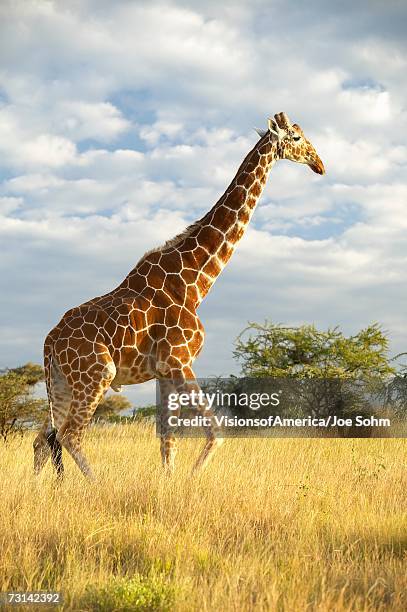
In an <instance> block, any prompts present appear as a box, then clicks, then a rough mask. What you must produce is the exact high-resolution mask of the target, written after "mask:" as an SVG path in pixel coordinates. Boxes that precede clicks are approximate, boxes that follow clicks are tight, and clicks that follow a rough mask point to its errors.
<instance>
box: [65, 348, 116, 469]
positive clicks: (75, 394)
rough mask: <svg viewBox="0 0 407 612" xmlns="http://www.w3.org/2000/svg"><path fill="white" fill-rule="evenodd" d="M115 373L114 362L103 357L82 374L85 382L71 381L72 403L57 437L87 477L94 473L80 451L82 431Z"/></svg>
mask: <svg viewBox="0 0 407 612" xmlns="http://www.w3.org/2000/svg"><path fill="white" fill-rule="evenodd" d="M105 355H106V354H104V356H105ZM115 374H116V368H115V366H114V363H113V361H112V360H111V359H106V358H105V359H104V361H103V362H101V361H98V362H95V363H94V364H93V365H92V366H91V367H90V368H89V369H88V370H87V372H86V376H83V377H82V379H83V378H85V380H86V383H87V384H84V382H83V380H79V381H77V382H74V383H73V387H72V402H71V406H70V409H69V412H68V414H67V416H66V418H65V420H64V422H63V424H62V426H61V427H60V428H59V430H58V434H57V437H56V440H57V441H58V442H60V443H61V444H62V446H63V447H64V448H66V450H67V451H68V453H69V454H70V455H71V457H72V458H73V459H74V461H75V463H76V464H77V466H78V467H79V469H80V470H81V472H82V473H83V474H84V475H85V476H87V477H88V478H90V479H93V474H92V470H91V468H90V465H89V463H88V460H87V459H86V457H85V455H84V453H83V450H82V439H83V434H84V432H85V430H86V427H87V426H88V424H89V422H90V420H91V418H92V416H93V413H94V412H95V410H96V407H97V405H98V404H99V402H100V400H101V399H102V397H103V395H104V394H105V392H106V391H107V389H108V388H109V387H110V383H111V382H112V380H113V379H114V377H115Z"/></svg>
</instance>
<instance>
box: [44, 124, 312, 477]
mask: <svg viewBox="0 0 407 612" xmlns="http://www.w3.org/2000/svg"><path fill="white" fill-rule="evenodd" d="M259 133H260V132H259ZM260 135H261V138H260V140H259V141H258V142H257V143H256V145H255V146H254V148H253V149H252V150H251V151H250V152H249V153H248V155H247V156H246V157H245V159H244V160H243V162H242V164H241V166H240V167H239V169H238V171H237V174H236V176H235V177H234V179H233V180H232V182H231V183H230V185H229V187H228V188H227V190H226V191H225V193H224V194H223V196H222V197H221V198H220V199H219V201H218V202H217V203H216V204H215V205H214V206H213V207H212V208H211V209H210V210H209V212H208V213H206V214H205V215H204V216H203V217H202V218H201V219H199V220H198V221H197V222H196V223H194V224H193V225H191V226H189V227H188V228H187V229H186V230H185V231H184V232H182V234H179V235H178V236H176V237H175V238H173V239H171V240H169V241H168V242H166V243H165V244H164V245H163V246H161V247H159V248H156V249H153V250H152V251H150V252H148V253H146V254H145V255H144V256H143V257H142V258H141V259H140V261H139V262H138V263H137V265H136V267H135V268H134V269H133V270H132V271H131V272H130V273H129V274H128V276H127V277H126V278H125V279H124V281H123V282H122V283H121V284H120V285H119V286H118V287H116V288H115V289H113V291H111V292H110V293H107V294H105V295H102V296H100V297H96V298H94V299H92V300H90V301H88V302H85V303H84V304H82V305H81V306H77V307H75V308H72V309H71V310H69V311H68V312H67V313H65V314H64V316H63V317H62V319H61V320H60V322H59V323H58V325H56V326H55V327H54V329H52V330H51V331H50V333H49V334H48V336H47V337H46V339H45V345H44V366H45V373H46V385H47V393H48V399H49V406H50V415H49V418H48V419H47V421H46V422H45V423H44V426H43V428H42V430H41V431H40V433H39V434H38V436H37V438H36V440H35V442H34V466H35V471H36V472H37V473H38V472H39V471H40V470H41V468H42V467H43V466H44V464H45V462H46V461H47V459H48V458H49V456H52V459H53V462H54V465H55V467H56V468H57V470H58V472H59V473H61V472H62V460H61V452H60V449H61V445H62V446H63V447H64V448H66V449H67V450H68V451H69V452H70V453H71V455H72V456H73V458H74V459H75V461H76V462H77V464H78V466H79V467H80V469H81V470H82V471H83V472H84V473H85V474H86V475H91V471H90V467H89V465H88V463H87V461H86V458H85V457H84V454H83V452H82V447H81V442H82V435H83V432H84V430H85V428H86V426H87V425H88V423H89V421H90V419H91V417H92V415H93V413H94V411H95V409H96V406H97V405H98V402H99V401H100V400H101V398H102V397H103V395H104V393H105V392H106V391H107V389H109V387H113V388H117V387H118V386H120V385H131V384H136V383H141V382H144V381H147V380H150V379H153V378H157V379H158V380H159V383H160V389H161V399H162V404H163V405H162V417H161V432H162V435H161V455H162V461H163V464H164V466H165V468H167V469H172V468H173V465H174V456H175V440H174V436H173V435H172V434H171V433H170V432H169V430H168V428H167V426H166V423H167V419H168V410H167V408H166V397H167V396H168V393H169V392H170V391H171V389H173V387H174V385H175V384H176V385H177V391H179V387H180V386H181V387H182V389H183V390H185V391H188V390H190V389H191V388H194V387H195V388H197V383H196V381H195V375H194V372H193V370H192V364H193V362H194V360H195V358H196V357H197V355H198V354H199V352H200V350H201V349H202V345H203V342H204V328H203V325H202V323H201V321H200V320H199V317H198V314H197V309H198V307H199V305H200V303H201V302H202V300H203V298H204V297H205V296H206V294H207V293H208V291H209V289H210V288H211V286H212V285H213V283H214V282H215V280H216V278H217V277H218V276H219V274H220V273H221V271H222V270H223V268H224V267H225V265H226V263H227V262H228V261H229V259H230V257H231V255H232V253H233V251H234V249H235V247H236V245H237V243H238V241H239V240H240V238H241V237H242V236H243V234H244V232H245V229H246V228H247V226H248V224H249V221H250V218H251V216H252V213H253V211H254V208H255V206H256V204H257V202H258V200H259V197H260V195H261V193H262V191H263V188H264V186H265V184H266V180H267V177H268V175H269V172H270V169H271V167H272V165H273V164H274V162H275V161H277V160H278V159H290V160H292V161H296V162H299V163H303V164H307V165H308V166H309V167H310V168H311V169H312V170H313V171H314V172H317V173H318V174H323V173H324V166H323V164H322V162H321V160H320V158H319V157H318V155H317V153H316V151H315V149H314V147H313V146H312V144H311V143H310V142H309V141H308V140H307V139H306V137H305V135H304V133H303V131H302V130H301V128H300V127H299V126H298V125H296V124H294V125H292V124H291V123H290V121H289V119H288V117H287V115H286V114H285V113H279V114H277V115H275V117H274V119H269V123H268V130H267V131H265V132H261V133H260ZM175 381H177V382H176V383H175ZM205 414H206V416H210V417H212V414H211V413H210V411H208V410H206V411H205ZM212 422H213V423H214V420H213V419H212ZM55 433H56V435H55ZM220 442H221V437H220V435H219V432H218V431H217V430H216V427H215V425H214V424H213V426H212V427H210V428H208V431H207V442H206V444H205V447H204V449H203V451H202V453H201V455H200V457H199V458H198V461H197V464H196V466H197V467H201V466H203V465H204V464H205V463H206V462H207V460H208V459H209V457H210V456H211V455H212V454H213V451H214V449H215V447H216V446H217V445H218V444H220Z"/></svg>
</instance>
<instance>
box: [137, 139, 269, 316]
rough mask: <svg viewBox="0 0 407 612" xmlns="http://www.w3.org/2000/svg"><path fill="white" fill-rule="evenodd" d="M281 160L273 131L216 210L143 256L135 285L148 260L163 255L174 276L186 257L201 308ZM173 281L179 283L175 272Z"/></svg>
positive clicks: (162, 263) (186, 274)
mask: <svg viewBox="0 0 407 612" xmlns="http://www.w3.org/2000/svg"><path fill="white" fill-rule="evenodd" d="M276 159H277V144H276V142H273V141H272V137H271V134H270V132H267V134H266V135H265V136H263V137H262V138H261V139H260V140H259V141H258V142H257V144H256V145H255V147H254V148H253V149H252V150H251V151H250V152H249V153H248V155H247V156H246V158H245V159H244V160H243V162H242V164H241V165H240V167H239V169H238V171H237V174H236V176H235V177H234V179H233V180H232V182H231V183H230V185H229V187H228V188H227V190H226V191H225V193H224V194H223V196H222V197H221V198H220V199H219V200H218V202H217V203H216V204H215V205H214V206H213V208H211V210H210V211H209V212H208V213H207V214H206V215H205V216H204V217H202V219H200V220H199V221H197V222H196V223H194V224H193V225H191V226H190V227H189V228H187V230H185V232H183V233H182V234H180V235H179V236H177V237H176V238H174V239H173V240H170V241H169V242H167V243H166V244H165V245H164V246H163V247H161V249H158V250H155V251H153V252H151V254H147V255H146V256H145V257H144V258H142V259H141V260H140V262H139V264H138V265H137V266H136V268H135V270H134V271H132V272H131V273H130V275H129V277H128V282H129V284H130V286H131V285H132V276H133V274H134V273H137V271H138V269H139V267H140V266H141V265H142V264H143V262H144V261H145V260H146V259H147V260H150V259H151V258H152V257H153V260H154V261H155V259H156V258H157V256H158V254H159V253H160V254H161V257H160V266H161V267H162V268H164V269H165V270H166V268H167V267H168V272H171V273H173V272H175V270H174V269H173V262H174V259H175V258H177V259H178V258H179V256H181V260H182V268H183V276H184V277H185V279H186V282H187V283H188V285H189V286H190V287H191V299H192V301H194V303H195V307H196V306H198V305H199V304H200V302H201V301H202V300H203V298H204V297H205V296H206V294H207V293H208V291H209V289H210V288H211V287H212V285H213V283H214V282H215V280H216V279H217V277H218V276H219V274H220V273H221V272H222V270H223V268H224V267H225V265H226V263H227V262H228V261H229V259H230V257H231V256H232V254H233V252H234V250H235V248H236V245H237V243H238V242H239V240H240V239H241V238H242V236H243V234H244V232H245V230H246V228H247V226H248V225H249V222H250V219H251V216H252V214H253V211H254V209H255V207H256V204H257V202H258V200H259V198H260V196H261V194H262V192H263V189H264V186H265V184H266V181H267V177H268V175H269V172H270V170H271V167H272V166H273V164H274V162H275V160H276ZM167 261H168V265H166V262H167ZM135 281H136V278H135ZM171 282H173V283H174V282H176V281H175V279H174V274H171Z"/></svg>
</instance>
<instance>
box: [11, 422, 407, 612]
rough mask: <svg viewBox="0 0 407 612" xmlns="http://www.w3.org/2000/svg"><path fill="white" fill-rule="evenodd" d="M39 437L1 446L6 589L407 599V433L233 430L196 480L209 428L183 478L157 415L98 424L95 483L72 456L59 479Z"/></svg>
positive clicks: (332, 605)
mask: <svg viewBox="0 0 407 612" xmlns="http://www.w3.org/2000/svg"><path fill="white" fill-rule="evenodd" d="M33 438H34V434H31V433H27V434H25V435H24V437H23V438H18V439H14V440H12V441H11V442H10V443H8V444H7V445H1V446H0V465H1V473H0V479H1V484H0V490H1V515H0V517H1V518H0V547H1V557H0V568H1V570H0V579H1V589H0V590H1V591H8V590H58V591H61V592H62V594H63V597H64V605H63V608H64V609H66V610H78V611H79V610H106V611H107V610H143V611H145V610H182V611H191V610H208V611H213V610H216V611H218V610H231V611H246V610H272V611H273V610H278V611H289V612H291V611H293V612H297V611H302V610H321V611H322V610H324V611H325V610H327V611H330V610H341V611H342V610H363V611H367V610H375V611H376V610H400V611H401V610H406V609H407V564H406V560H407V556H406V555H407V552H406V551H407V504H406V488H407V477H406V476H407V474H406V441H405V440H401V439H393V440H392V439H387V440H386V439H376V440H373V439H369V440H366V439H360V440H350V439H348V440H315V439H314V440H300V439H274V440H269V439H264V440H259V439H229V440H226V442H225V444H224V446H223V447H222V448H221V449H220V450H219V451H218V453H217V454H216V456H215V458H214V459H213V461H212V463H211V464H210V465H209V466H208V468H207V470H206V471H205V472H204V473H203V474H201V475H200V476H195V477H191V474H190V473H191V467H192V465H193V462H194V460H195V458H196V457H197V455H198V452H199V449H200V447H201V445H202V444H203V440H182V441H181V442H180V445H179V453H178V456H177V460H178V461H177V472H176V473H175V474H174V475H173V476H172V477H170V478H169V477H167V476H165V475H164V474H163V473H162V470H161V466H160V459H159V442H158V440H157V438H156V437H155V434H154V427H153V426H152V425H143V424H136V425H134V424H133V425H118V426H111V427H93V428H91V429H90V430H89V432H88V434H87V438H86V444H85V448H86V450H87V454H88V456H89V459H90V461H91V463H92V464H93V467H94V471H95V474H96V481H95V482H93V483H89V482H87V481H85V480H84V479H83V477H82V475H81V474H80V472H79V470H78V469H77V467H76V466H75V465H74V464H73V462H72V461H71V459H70V458H69V457H68V456H67V455H66V453H64V456H65V466H66V478H65V481H64V482H63V483H62V484H61V485H59V486H55V477H54V475H53V474H52V472H51V467H50V465H48V466H47V467H46V469H45V470H44V472H43V475H41V476H40V478H39V479H37V480H36V479H35V478H34V477H33V475H32V441H33ZM13 609H14V610H16V608H15V607H14V608H13ZM25 609H33V607H32V606H31V607H27V608H25Z"/></svg>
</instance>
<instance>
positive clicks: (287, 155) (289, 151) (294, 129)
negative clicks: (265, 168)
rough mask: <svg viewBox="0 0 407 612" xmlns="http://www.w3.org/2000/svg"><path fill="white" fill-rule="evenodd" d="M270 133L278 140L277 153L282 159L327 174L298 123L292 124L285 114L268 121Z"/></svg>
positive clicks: (279, 114)
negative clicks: (305, 165)
mask: <svg viewBox="0 0 407 612" xmlns="http://www.w3.org/2000/svg"><path fill="white" fill-rule="evenodd" d="M268 126H269V130H270V132H271V133H272V134H273V135H275V136H276V137H277V138H278V146H277V152H278V156H279V158H280V159H291V161H295V162H298V163H300V164H307V166H309V167H310V168H311V170H313V171H314V172H316V173H317V174H325V168H324V164H323V163H322V161H321V159H320V157H319V156H318V154H317V152H316V150H315V149H314V147H313V145H312V144H311V143H310V141H309V140H307V138H306V137H305V135H304V132H303V131H302V129H301V128H300V126H299V125H297V124H296V123H294V124H291V123H290V120H289V118H288V117H287V115H286V114H285V113H278V114H277V115H274V119H269V120H268Z"/></svg>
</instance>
